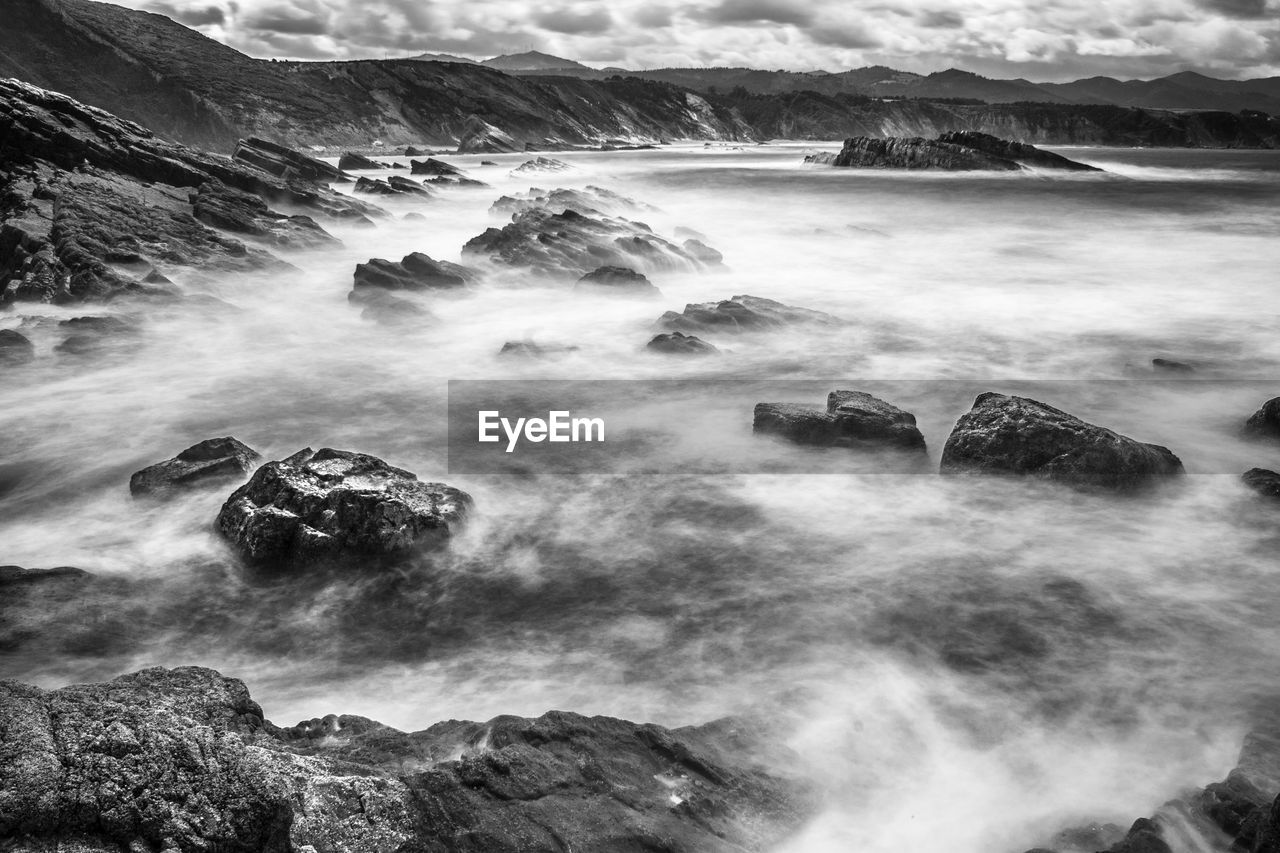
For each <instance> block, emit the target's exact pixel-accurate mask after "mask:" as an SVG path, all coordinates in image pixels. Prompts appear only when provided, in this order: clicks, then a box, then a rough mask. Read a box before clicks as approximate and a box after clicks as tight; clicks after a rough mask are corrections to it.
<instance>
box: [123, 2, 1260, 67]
mask: <svg viewBox="0 0 1280 853" xmlns="http://www.w3.org/2000/svg"><path fill="white" fill-rule="evenodd" d="M115 2H118V3H121V4H122V5H127V6H132V7H134V8H140V9H147V10H149V11H153V12H160V13H162V14H166V15H168V16H170V17H172V18H174V19H175V20H178V21H181V22H182V23H184V24H187V25H188V26H191V27H195V28H196V29H198V30H200V31H201V32H203V33H205V34H206V35H208V36H210V37H212V38H215V39H218V40H219V41H223V42H225V43H227V44H229V45H231V46H232V47H235V48H237V49H239V50H241V51H244V52H245V53H248V54H250V55H252V56H259V57H278V58H290V59H347V58H370V57H375V58H377V57H383V56H392V57H395V56H408V55H412V54H416V53H421V52H440V53H452V54H457V55H461V56H466V57H470V58H476V59H483V58H486V57H489V56H493V55H495V54H499V53H512V52H518V51H523V50H529V49H536V50H542V51H546V52H548V53H554V54H556V55H558V56H566V57H569V58H572V59H577V60H579V61H581V62H585V63H586V64H588V65H594V66H597V67H604V66H610V65H616V66H622V67H626V68H655V67H662V66H705V65H736V66H749V67H753V68H786V69H791V70H810V69H815V68H823V69H827V70H838V69H842V68H856V67H860V66H864V65H889V66H892V67H894V68H900V69H904V70H908V71H918V72H929V71H937V70H940V69H943V68H948V67H956V68H963V69H966V70H969V71H974V72H977V73H980V74H985V75H987V76H999V77H1014V76H1025V77H1028V78H1031V79H1033V80H1067V79H1074V78H1077V77H1083V76H1090V75H1094V74H1107V75H1111V76H1119V77H1155V76H1161V75H1164V74H1168V73H1171V72H1174V71H1181V70H1185V69H1192V70H1197V71H1203V72H1206V73H1211V74H1214V75H1216V76H1220V77H1236V78H1239V77H1259V76H1274V75H1280V0H1047V1H1046V0H539V2H519V0H115Z"/></svg>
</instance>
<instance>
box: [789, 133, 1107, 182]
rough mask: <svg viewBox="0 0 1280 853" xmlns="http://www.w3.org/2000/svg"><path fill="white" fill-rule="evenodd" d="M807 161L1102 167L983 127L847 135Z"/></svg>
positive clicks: (952, 168)
mask: <svg viewBox="0 0 1280 853" xmlns="http://www.w3.org/2000/svg"><path fill="white" fill-rule="evenodd" d="M805 162H806V163H815V164H825V165H831V166H839V167H844V168H860V169H913V170H914V169H930V170H938V171H947V172H963V171H981V170H986V171H1000V172H1017V171H1021V170H1023V169H1026V168H1028V167H1031V168H1036V169H1061V170H1063V171H1070V172H1099V171H1101V169H1098V168H1096V167H1094V166H1088V165H1085V164H1084V163H1077V162H1075V161H1074V160H1068V159H1067V158H1066V157H1063V156H1061V155H1058V154H1054V153H1053V152H1051V151H1041V150H1040V149H1039V148H1036V147H1035V146H1034V145H1027V144H1025V143H1022V142H1011V141H1009V140H1007V139H1000V138H999V137H996V136H991V135H990V134H986V133H979V132H977V131H953V132H951V133H944V134H942V135H941V136H939V137H937V138H936V139H924V138H923V137H918V136H917V137H910V138H903V137H889V138H873V137H868V136H859V137H854V138H852V139H846V140H845V142H844V147H843V148H842V149H841V150H840V152H839V153H838V154H814V155H810V156H808V157H806V158H805Z"/></svg>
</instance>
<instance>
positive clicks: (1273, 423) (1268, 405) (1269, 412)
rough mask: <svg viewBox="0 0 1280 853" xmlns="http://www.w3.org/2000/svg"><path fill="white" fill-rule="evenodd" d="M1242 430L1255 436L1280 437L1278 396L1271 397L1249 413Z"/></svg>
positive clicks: (1279, 400)
mask: <svg viewBox="0 0 1280 853" xmlns="http://www.w3.org/2000/svg"><path fill="white" fill-rule="evenodd" d="M1244 431H1245V434H1246V435H1251V436H1255V437H1257V438H1280V397H1272V398H1271V399H1270V400H1268V401H1267V402H1265V403H1263V404H1262V408H1260V409H1258V411H1256V412H1254V413H1253V414H1252V415H1250V416H1249V420H1247V421H1245V423H1244Z"/></svg>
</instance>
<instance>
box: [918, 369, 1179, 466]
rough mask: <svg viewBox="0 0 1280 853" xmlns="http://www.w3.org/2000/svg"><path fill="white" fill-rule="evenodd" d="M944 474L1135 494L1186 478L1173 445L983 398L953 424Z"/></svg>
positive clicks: (1016, 402) (999, 397)
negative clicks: (1022, 478)
mask: <svg viewBox="0 0 1280 853" xmlns="http://www.w3.org/2000/svg"><path fill="white" fill-rule="evenodd" d="M942 471H943V472H944V473H986V474H1024V475H1026V474H1029V475H1035V476H1040V477H1044V478H1046V479H1049V480H1054V481H1058V482H1063V483H1069V484H1072V485H1078V486H1091V487H1097V488H1103V489H1111V490H1115V491H1132V490H1135V489H1139V488H1142V487H1145V486H1150V485H1152V484H1153V483H1156V482H1158V481H1160V480H1163V479H1167V478H1169V477H1174V476H1178V475H1180V474H1182V473H1183V469H1182V462H1181V460H1179V459H1178V457H1177V456H1175V455H1174V454H1173V453H1172V452H1171V451H1170V450H1169V449H1168V448H1166V447H1161V446H1159V445H1155V444H1144V443H1142V442H1140V441H1135V440H1134V439H1132V438H1129V437H1127V436H1123V435H1120V434H1118V433H1115V432H1112V431H1111V430H1109V429H1106V428H1104V427H1100V426H1095V425H1094V424H1090V423H1086V422H1085V421H1082V420H1080V419H1079V418H1077V417H1075V416H1074V415H1069V414H1067V413H1066V412H1063V411H1060V410H1059V409H1055V408H1053V407H1052V406H1048V405H1045V404H1044V403H1041V402H1038V401H1036V400H1031V399H1028V398H1026V397H1011V396H1006V395H1004V394H996V393H991V392H988V393H985V394H981V395H979V396H978V398H977V399H976V400H975V401H974V403H973V408H972V409H971V410H970V411H969V412H967V413H966V414H965V415H963V416H962V417H961V418H960V420H959V421H958V422H957V423H956V426H955V428H954V429H953V430H952V431H951V435H950V437H949V438H948V439H947V443H946V446H945V447H944V448H943V451H942Z"/></svg>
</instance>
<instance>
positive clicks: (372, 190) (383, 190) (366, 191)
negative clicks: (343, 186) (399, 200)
mask: <svg viewBox="0 0 1280 853" xmlns="http://www.w3.org/2000/svg"><path fill="white" fill-rule="evenodd" d="M351 191H352V192H353V193H355V194H357V195H399V194H400V193H399V192H398V191H397V190H395V189H394V188H392V186H391V184H389V183H387V182H386V181H382V180H377V179H375V178H365V177H359V178H356V185H355V186H354V187H352V188H351Z"/></svg>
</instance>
